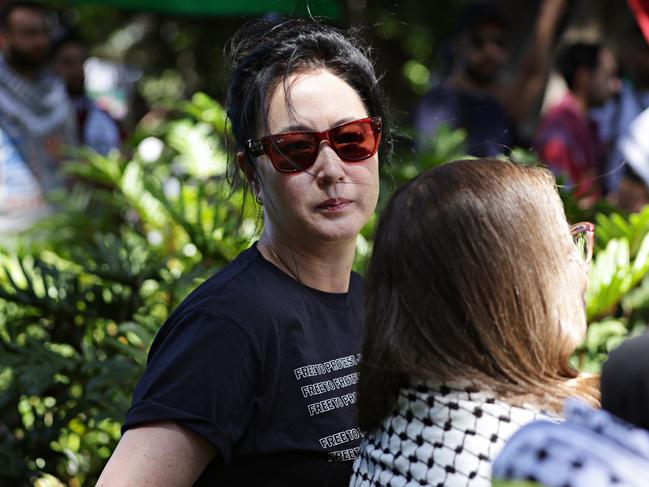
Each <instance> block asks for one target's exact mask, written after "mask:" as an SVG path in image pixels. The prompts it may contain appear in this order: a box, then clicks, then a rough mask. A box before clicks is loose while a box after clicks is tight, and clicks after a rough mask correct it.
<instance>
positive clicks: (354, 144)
mask: <svg viewBox="0 0 649 487" xmlns="http://www.w3.org/2000/svg"><path fill="white" fill-rule="evenodd" d="M323 140H326V141H327V142H329V145H330V147H331V148H332V149H333V151H334V152H335V153H336V155H337V156H338V157H339V158H340V160H341V161H344V162H360V161H364V160H365V159H368V158H370V157H372V156H373V155H374V154H376V151H377V149H378V147H379V142H380V141H381V118H380V117H368V118H361V119H360V120H354V121H351V122H346V123H343V124H341V125H337V126H335V127H331V128H330V129H329V130H325V131H323V132H310V131H299V132H286V133H283V134H272V135H267V136H265V137H261V138H260V139H249V140H247V141H246V142H245V144H244V147H245V149H246V151H247V152H248V153H249V154H250V155H252V156H254V157H259V156H261V155H263V154H266V155H267V156H268V158H269V159H270V162H271V163H272V164H273V167H274V168H275V169H276V170H277V171H279V172H285V173H293V172H300V171H304V170H306V169H308V168H310V167H311V166H313V164H314V163H315V161H316V159H317V158H318V152H319V150H320V143H321V142H322V141H323Z"/></svg>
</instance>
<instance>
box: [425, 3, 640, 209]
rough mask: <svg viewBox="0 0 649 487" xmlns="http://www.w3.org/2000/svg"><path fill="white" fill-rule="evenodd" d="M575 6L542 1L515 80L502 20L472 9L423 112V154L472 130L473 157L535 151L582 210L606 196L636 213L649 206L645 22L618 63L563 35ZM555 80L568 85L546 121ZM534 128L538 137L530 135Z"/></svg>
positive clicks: (592, 44) (601, 44)
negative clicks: (433, 142)
mask: <svg viewBox="0 0 649 487" xmlns="http://www.w3.org/2000/svg"><path fill="white" fill-rule="evenodd" d="M569 3H570V2H567V1H564V0H544V1H543V2H541V6H540V9H539V12H538V14H537V16H536V22H535V25H534V26H533V28H532V29H531V31H530V38H529V39H525V40H524V42H525V43H526V46H527V47H526V48H525V49H524V53H523V55H522V57H521V59H520V61H519V62H518V64H517V65H516V66H515V67H514V69H513V70H511V71H509V70H507V66H508V65H509V64H510V61H511V60H510V55H511V38H510V33H511V25H510V22H509V20H508V19H507V17H506V15H505V14H504V13H503V12H502V11H501V10H499V9H498V8H497V7H495V6H494V5H490V4H481V5H473V6H471V7H469V8H468V9H467V10H466V11H465V13H464V15H463V17H462V19H461V21H460V26H459V29H458V33H457V36H456V38H455V40H454V49H453V53H454V56H453V61H452V65H451V68H450V70H449V73H448V75H447V76H446V77H445V78H444V79H443V80H442V81H441V82H440V83H439V84H438V85H437V86H435V87H433V89H432V90H431V91H430V92H428V93H427V94H426V95H425V97H424V98H423V100H422V101H421V103H420V105H419V107H418V109H417V112H416V115H415V126H416V128H417V129H418V133H419V134H420V137H421V140H420V147H422V146H425V142H426V140H427V139H429V138H431V137H435V134H436V133H437V130H438V128H439V126H440V125H442V124H448V125H450V126H451V127H452V128H462V129H464V130H465V131H466V134H467V139H466V140H467V152H468V153H469V154H471V155H474V156H478V157H484V156H496V155H498V154H507V153H508V152H509V150H510V149H511V148H512V147H513V146H522V147H526V148H533V150H534V151H535V152H536V154H537V155H538V156H539V158H540V159H541V160H542V161H543V162H544V163H545V164H547V165H548V166H549V167H550V168H551V169H552V171H553V172H555V173H556V174H557V175H558V176H562V177H563V182H564V184H565V185H566V186H567V187H573V188H574V190H575V194H576V195H577V196H578V197H580V198H581V201H582V204H583V205H585V206H588V205H590V204H592V203H593V201H595V200H596V199H598V198H601V197H604V196H606V197H608V198H609V199H611V200H612V201H614V202H616V203H618V204H619V205H620V206H621V207H622V208H624V209H626V210H629V211H637V210H638V209H640V208H641V207H643V206H644V205H645V204H647V203H648V202H649V192H648V190H647V187H648V185H649V147H648V145H649V138H647V137H644V138H643V137H642V136H641V134H642V132H643V130H644V131H646V129H647V128H648V127H647V123H648V122H649V113H647V114H645V115H644V116H643V115H642V114H643V112H644V111H645V110H646V109H647V108H648V107H649V44H647V39H645V37H644V36H648V35H649V31H645V32H644V36H643V33H642V31H641V26H642V25H643V22H644V23H645V25H646V22H647V21H646V20H643V17H642V12H641V11H640V10H639V14H638V18H637V19H636V20H637V21H633V22H632V23H630V24H629V25H628V27H627V28H626V31H625V32H623V33H622V38H621V39H617V41H618V42H617V44H618V45H620V46H623V49H620V50H619V51H620V52H619V53H618V55H617V56H616V55H615V54H614V52H613V51H612V50H611V49H610V48H609V47H607V42H605V40H604V39H593V38H592V36H590V38H584V39H581V38H579V36H572V38H571V37H570V36H569V35H565V34H567V32H562V29H561V27H562V23H563V19H564V18H565V15H566V10H567V8H568V6H569ZM635 3H636V2H635V0H632V1H630V2H629V5H630V6H631V7H633V6H634V4H635ZM620 7H621V8H628V7H627V6H626V5H624V4H621V5H620ZM553 68H554V69H553ZM552 72H556V73H558V74H559V75H560V77H562V78H563V86H564V87H565V88H564V91H565V93H564V94H563V96H562V97H559V98H558V99H554V100H551V101H550V102H549V103H546V104H545V106H544V107H543V110H542V112H541V110H540V108H541V104H540V103H539V100H540V99H542V97H543V95H544V94H545V93H546V92H547V90H546V88H547V86H548V80H549V79H550V73H552ZM555 98H556V97H555ZM547 99H548V97H546V100H547ZM540 112H541V113H540ZM530 119H531V120H533V121H534V123H533V124H532V126H533V128H532V130H529V129H527V130H525V128H526V127H527V126H526V123H527V124H528V125H529V123H528V122H529V120H530Z"/></svg>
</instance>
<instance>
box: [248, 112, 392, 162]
mask: <svg viewBox="0 0 649 487" xmlns="http://www.w3.org/2000/svg"><path fill="white" fill-rule="evenodd" d="M359 123H360V124H362V123H369V124H370V125H371V127H372V133H373V134H374V137H375V142H374V148H373V149H372V151H371V152H370V154H368V155H367V156H363V157H362V158H351V159H350V158H348V157H342V155H341V154H340V152H339V151H338V149H337V148H336V144H335V143H333V142H332V141H331V138H330V134H331V132H332V131H335V130H338V129H340V128H342V127H345V126H347V125H352V124H359ZM296 134H308V135H309V136H312V137H314V138H315V139H316V140H317V142H318V150H317V151H315V152H314V154H315V156H314V157H313V161H311V163H310V164H309V165H307V166H304V167H295V168H292V169H285V168H281V167H279V166H278V164H277V163H276V161H275V159H274V157H275V156H276V155H278V156H281V154H276V149H277V143H276V142H275V140H274V138H276V137H285V136H287V135H296ZM381 134H382V124H381V117H365V118H360V119H358V120H351V121H349V122H345V123H341V124H340V125H336V126H334V127H331V128H329V129H328V130H323V131H322V132H317V131H309V130H299V131H295V132H284V133H281V134H270V135H266V136H264V137H261V138H258V139H248V140H247V141H246V142H245V143H244V149H245V150H246V152H248V154H250V155H251V156H253V157H260V156H262V155H264V154H266V155H267V156H268V158H269V159H270V162H271V163H272V164H273V167H274V168H275V170H276V171H278V172H282V173H296V172H302V171H305V170H307V169H309V168H310V167H311V166H313V164H315V161H316V160H317V159H318V153H319V152H320V148H319V146H320V144H321V143H322V141H323V140H326V141H327V142H328V143H329V147H331V149H332V150H333V151H334V152H335V153H336V155H337V156H338V157H339V158H340V160H341V161H343V162H360V161H364V160H366V159H369V158H370V157H372V156H373V155H374V154H376V152H377V151H378V149H379V144H380V143H381ZM280 152H281V151H280ZM281 157H284V156H281ZM285 158H286V159H288V158H287V157H285Z"/></svg>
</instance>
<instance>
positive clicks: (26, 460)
mask: <svg viewBox="0 0 649 487" xmlns="http://www.w3.org/2000/svg"><path fill="white" fill-rule="evenodd" d="M174 109H175V110H176V111H175V112H173V113H172V115H171V116H170V117H169V118H168V119H166V120H162V121H159V123H157V124H154V125H152V126H150V127H148V128H147V130H144V131H141V132H140V133H139V134H138V137H137V145H136V146H134V147H133V153H132V156H131V157H129V158H122V157H120V156H119V155H118V154H116V153H115V154H111V155H110V156H108V157H101V156H99V155H97V154H93V153H90V152H86V151H84V152H80V153H79V154H78V159H79V161H80V162H76V163H73V164H70V165H69V166H68V168H67V170H68V172H69V174H70V175H72V176H73V177H74V179H75V181H76V185H75V187H74V188H73V189H72V190H70V191H69V192H67V193H66V194H62V195H60V196H59V201H58V204H59V206H60V207H61V209H62V211H60V212H58V213H56V214H55V215H53V216H52V217H51V218H49V219H47V220H46V221H44V222H42V223H41V224H40V225H39V226H38V227H37V228H35V229H34V231H33V232H32V233H30V234H28V235H27V236H25V238H24V239H22V240H21V241H20V242H19V244H18V245H15V246H14V247H13V249H12V250H11V251H9V250H4V251H1V252H0V309H2V313H0V464H1V465H3V468H2V469H1V470H0V484H2V485H22V484H27V483H30V482H34V481H35V480H36V479H38V478H45V477H44V476H47V475H49V476H50V477H47V478H49V479H50V481H51V480H52V479H53V478H57V479H61V480H62V481H64V482H66V483H69V484H70V485H73V484H76V485H80V484H88V485H92V484H93V483H94V481H96V479H97V476H98V474H99V472H100V471H101V468H102V467H103V464H104V463H105V461H106V459H107V458H108V456H109V455H110V453H111V451H112V450H113V448H114V447H115V445H116V442H117V440H118V438H119V434H120V424H121V420H122V419H123V417H124V414H125V412H126V410H127V408H128V406H129V403H130V397H131V394H132V391H133V389H134V386H135V383H136V380H137V379H138V377H139V376H140V375H141V373H142V371H143V368H144V366H145V363H146V354H147V350H148V347H149V345H150V344H151V342H152V339H153V336H154V335H155V333H156V332H157V330H158V328H159V327H160V325H161V324H162V322H163V321H164V319H165V318H166V317H167V316H168V314H169V313H170V311H171V310H172V309H173V308H174V307H175V306H176V305H177V304H178V302H179V301H180V300H181V299H182V298H183V297H184V296H186V294H187V293H188V292H189V291H190V290H191V289H193V288H194V287H196V285H197V284H198V283H199V282H200V281H201V280H203V279H204V278H205V277H207V276H208V275H210V274H211V273H213V272H214V271H215V270H217V269H218V268H219V267H221V266H223V265H224V264H225V263H227V262H229V261H230V260H231V259H232V258H233V257H234V256H235V255H236V254H237V253H239V252H240V251H241V250H242V249H243V248H245V247H246V246H247V245H248V244H249V241H250V240H251V239H252V238H254V236H255V233H256V230H257V228H258V225H257V223H258V220H257V213H256V210H255V209H254V208H253V207H251V206H250V205H248V204H247V203H246V202H245V201H244V197H243V193H242V191H241V190H239V189H234V188H232V187H231V186H230V184H229V183H228V181H227V179H226V177H225V169H226V159H227V157H226V153H225V151H224V142H225V138H226V137H227V133H226V129H225V120H224V113H223V110H222V109H221V107H220V106H218V105H217V104H216V103H215V102H214V101H212V100H211V99H209V98H208V97H206V96H204V95H201V94H199V95H196V96H195V97H194V98H193V99H192V101H191V102H187V103H182V104H180V105H179V106H177V107H174ZM42 482H45V480H43V481H42ZM45 483H46V482H45Z"/></svg>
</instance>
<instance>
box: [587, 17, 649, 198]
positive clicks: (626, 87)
mask: <svg viewBox="0 0 649 487" xmlns="http://www.w3.org/2000/svg"><path fill="white" fill-rule="evenodd" d="M620 44H621V46H622V48H621V49H619V56H618V59H619V61H620V71H621V74H622V77H621V83H620V91H619V92H618V93H617V94H616V96H614V97H612V98H611V99H610V100H609V101H608V102H607V103H606V104H605V105H604V106H602V107H599V108H595V109H593V110H591V116H592V117H593V119H594V120H595V121H596V122H597V127H598V129H599V135H600V137H601V139H602V141H603V143H604V149H605V152H606V153H605V157H606V159H605V161H604V168H603V169H604V177H603V179H602V183H604V185H605V192H606V193H613V192H616V191H617V190H618V189H619V187H620V184H621V182H622V179H623V177H624V176H625V174H627V172H628V170H629V169H630V168H628V167H626V166H625V165H624V160H625V158H624V155H623V154H622V151H621V149H620V146H619V143H620V140H621V139H622V138H623V137H624V136H625V135H626V134H627V132H628V130H629V127H630V125H631V122H633V120H634V119H635V118H636V117H637V116H638V115H640V113H642V111H643V110H645V109H646V108H647V107H649V44H647V41H646V40H645V39H644V37H643V36H642V32H641V31H640V29H639V27H638V25H637V23H636V22H635V21H633V24H632V25H631V26H630V28H629V29H628V30H627V32H626V33H625V35H624V36H623V38H622V39H621V41H620ZM631 171H632V169H631ZM630 177H632V178H634V180H636V181H637V180H638V177H637V175H633V174H632V175H630ZM641 184H642V183H641ZM623 189H624V186H623Z"/></svg>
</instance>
